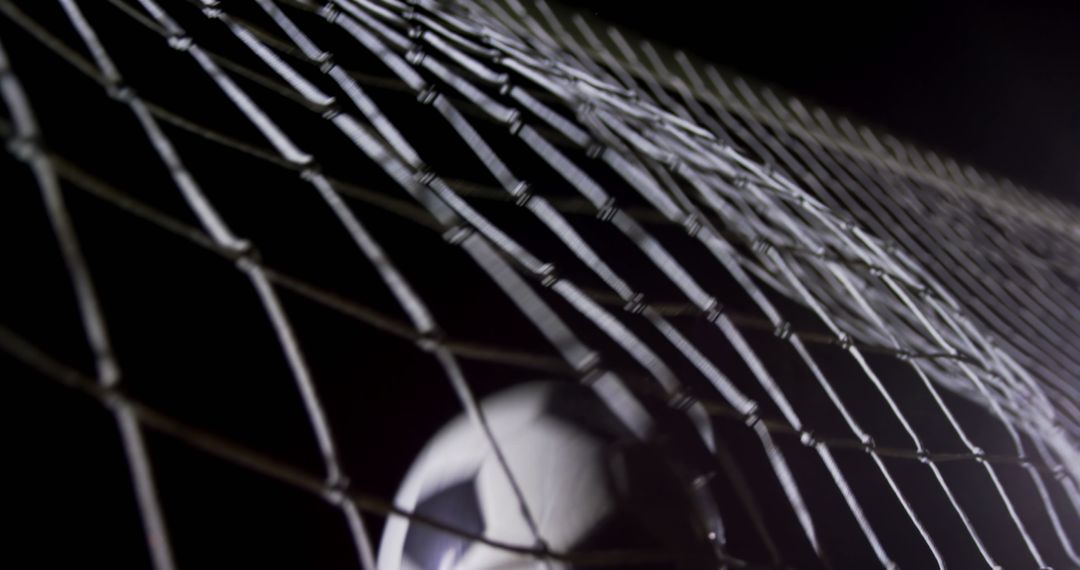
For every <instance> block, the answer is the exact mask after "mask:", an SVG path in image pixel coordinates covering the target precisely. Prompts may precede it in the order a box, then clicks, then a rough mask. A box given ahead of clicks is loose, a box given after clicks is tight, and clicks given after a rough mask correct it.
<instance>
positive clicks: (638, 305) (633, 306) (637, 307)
mask: <svg viewBox="0 0 1080 570" xmlns="http://www.w3.org/2000/svg"><path fill="white" fill-rule="evenodd" d="M644 299H645V296H644V295H643V294H641V293H635V294H634V296H633V297H631V298H630V300H629V301H627V302H626V304H625V305H624V306H623V309H624V310H626V311H627V312H630V313H633V314H635V315H640V314H641V313H642V312H643V311H644V310H645V306H646V305H645V302H644Z"/></svg>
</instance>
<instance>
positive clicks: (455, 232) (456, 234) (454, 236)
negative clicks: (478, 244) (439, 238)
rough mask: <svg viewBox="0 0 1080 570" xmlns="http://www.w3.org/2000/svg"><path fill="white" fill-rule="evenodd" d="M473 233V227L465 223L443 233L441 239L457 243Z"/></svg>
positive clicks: (453, 243) (452, 243)
mask: <svg viewBox="0 0 1080 570" xmlns="http://www.w3.org/2000/svg"><path fill="white" fill-rule="evenodd" d="M472 234H473V229H472V228H470V227H469V226H467V225H464V224H462V225H457V226H454V227H452V228H450V229H448V230H446V232H445V233H443V239H445V240H446V241H447V242H448V243H450V244H451V245H458V244H460V243H461V242H463V241H465V240H466V239H468V238H469V236H471V235H472Z"/></svg>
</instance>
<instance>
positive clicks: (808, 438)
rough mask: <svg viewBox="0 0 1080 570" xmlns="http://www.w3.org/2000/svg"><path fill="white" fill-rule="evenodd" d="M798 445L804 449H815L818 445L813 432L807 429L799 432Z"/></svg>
mask: <svg viewBox="0 0 1080 570" xmlns="http://www.w3.org/2000/svg"><path fill="white" fill-rule="evenodd" d="M799 443H801V444H803V445H805V446H806V447H815V446H816V445H817V444H818V440H817V438H816V437H814V432H813V431H811V430H808V429H801V430H799Z"/></svg>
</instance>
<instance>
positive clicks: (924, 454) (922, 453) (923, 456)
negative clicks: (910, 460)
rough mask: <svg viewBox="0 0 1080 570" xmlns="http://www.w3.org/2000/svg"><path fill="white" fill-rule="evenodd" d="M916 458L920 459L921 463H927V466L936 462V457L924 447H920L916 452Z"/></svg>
mask: <svg viewBox="0 0 1080 570" xmlns="http://www.w3.org/2000/svg"><path fill="white" fill-rule="evenodd" d="M915 457H917V458H918V459H919V462H921V463H925V464H926V465H930V464H931V463H933V462H934V457H933V456H932V455H930V452H929V451H927V450H926V448H923V447H920V448H919V449H917V450H916V451H915Z"/></svg>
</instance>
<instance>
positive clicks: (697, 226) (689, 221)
mask: <svg viewBox="0 0 1080 570" xmlns="http://www.w3.org/2000/svg"><path fill="white" fill-rule="evenodd" d="M683 228H685V229H686V235H688V236H690V237H696V236H697V235H698V232H700V231H701V221H700V220H698V217H697V216H695V215H694V214H689V215H687V216H686V218H685V219H684V220H683Z"/></svg>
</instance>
